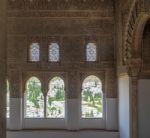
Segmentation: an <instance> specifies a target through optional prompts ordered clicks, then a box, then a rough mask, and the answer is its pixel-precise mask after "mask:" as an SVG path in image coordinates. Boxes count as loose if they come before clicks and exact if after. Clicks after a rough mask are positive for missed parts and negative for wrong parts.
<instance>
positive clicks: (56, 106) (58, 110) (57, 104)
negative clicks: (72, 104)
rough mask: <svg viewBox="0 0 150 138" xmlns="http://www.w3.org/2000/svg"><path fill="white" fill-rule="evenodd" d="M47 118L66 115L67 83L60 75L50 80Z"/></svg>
mask: <svg viewBox="0 0 150 138" xmlns="http://www.w3.org/2000/svg"><path fill="white" fill-rule="evenodd" d="M46 117H47V118H64V117H65V84H64V81H63V79H61V78H60V77H54V78H53V79H52V80H51V81H50V82H49V91H48V93H47V106H46Z"/></svg>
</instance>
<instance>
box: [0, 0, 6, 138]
mask: <svg viewBox="0 0 150 138" xmlns="http://www.w3.org/2000/svg"><path fill="white" fill-rule="evenodd" d="M0 138H6V0H0Z"/></svg>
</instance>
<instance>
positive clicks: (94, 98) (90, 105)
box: [81, 75, 103, 118]
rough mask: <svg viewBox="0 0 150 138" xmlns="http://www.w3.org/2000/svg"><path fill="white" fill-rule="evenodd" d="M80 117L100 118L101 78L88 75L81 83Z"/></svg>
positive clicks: (101, 105) (101, 108) (101, 101)
mask: <svg viewBox="0 0 150 138" xmlns="http://www.w3.org/2000/svg"><path fill="white" fill-rule="evenodd" d="M81 95H82V117H83V118H101V117H102V116H103V93H102V83H101V80H100V79H99V78H98V77H96V76H93V75H91V76H88V77H87V78H86V79H85V80H84V81H83V84H82V94H81Z"/></svg>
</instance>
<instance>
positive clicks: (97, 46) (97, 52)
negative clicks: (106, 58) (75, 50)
mask: <svg viewBox="0 0 150 138" xmlns="http://www.w3.org/2000/svg"><path fill="white" fill-rule="evenodd" d="M89 43H93V44H94V45H95V46H96V61H87V46H88V44H89ZM99 49H100V48H99V42H97V41H95V40H88V41H85V44H84V62H85V63H86V64H98V63H99V62H100V60H99Z"/></svg>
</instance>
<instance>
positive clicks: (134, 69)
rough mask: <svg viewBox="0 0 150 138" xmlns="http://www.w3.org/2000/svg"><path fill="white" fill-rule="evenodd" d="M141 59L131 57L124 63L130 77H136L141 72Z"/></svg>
mask: <svg viewBox="0 0 150 138" xmlns="http://www.w3.org/2000/svg"><path fill="white" fill-rule="evenodd" d="M141 66H142V59H141V58H133V59H131V60H130V62H129V63H128V64H127V65H126V68H127V72H128V75H129V76H130V77H138V76H139V74H140V72H141Z"/></svg>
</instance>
